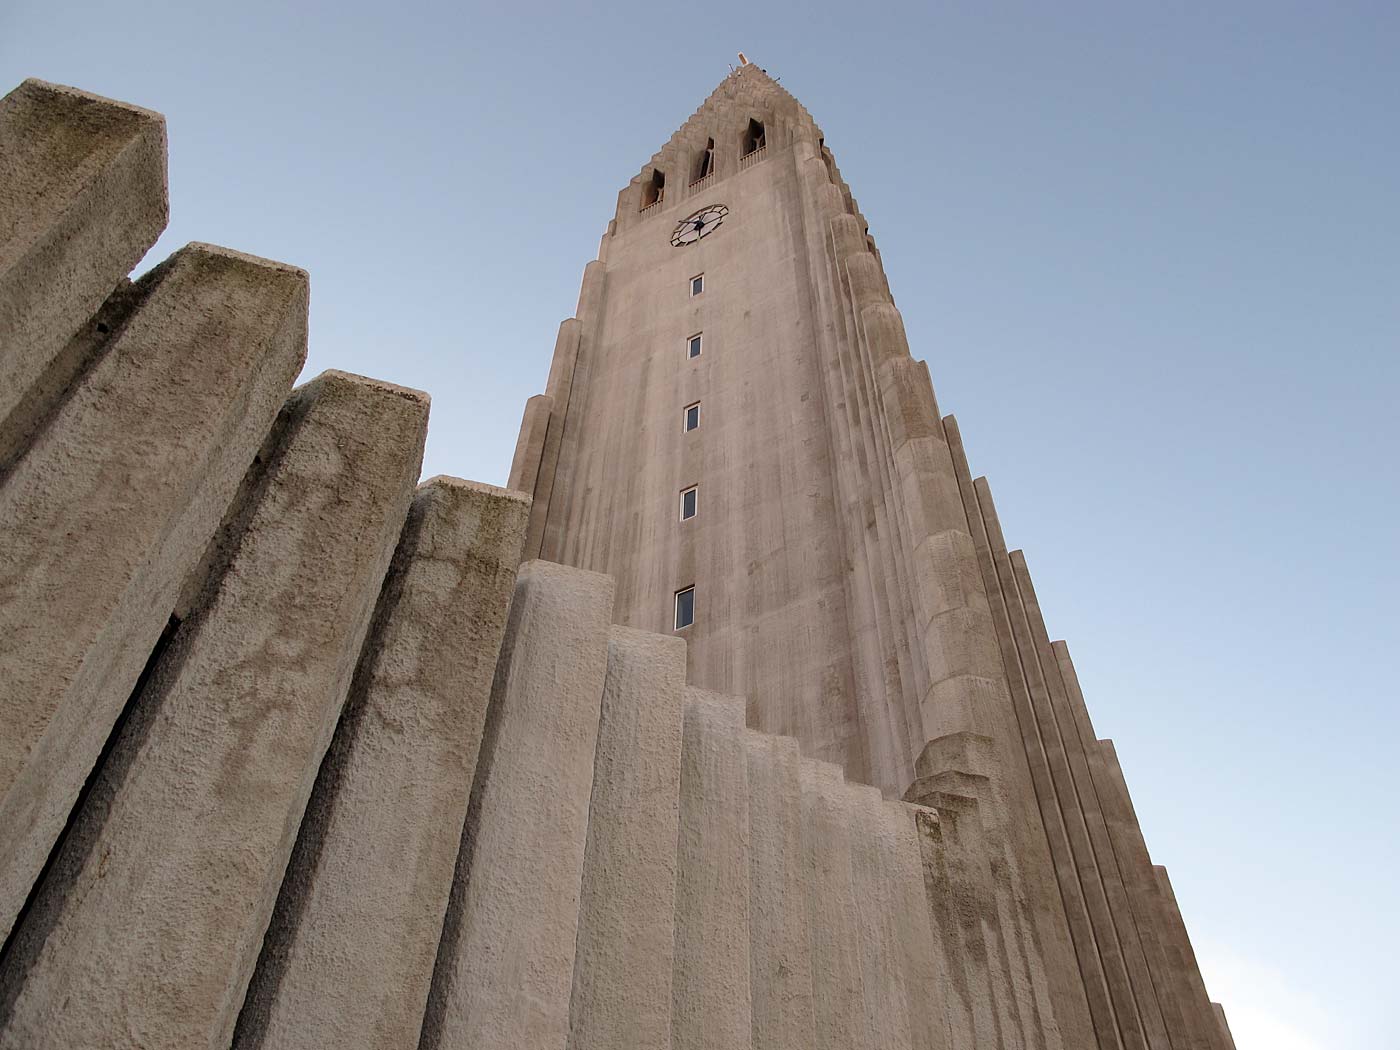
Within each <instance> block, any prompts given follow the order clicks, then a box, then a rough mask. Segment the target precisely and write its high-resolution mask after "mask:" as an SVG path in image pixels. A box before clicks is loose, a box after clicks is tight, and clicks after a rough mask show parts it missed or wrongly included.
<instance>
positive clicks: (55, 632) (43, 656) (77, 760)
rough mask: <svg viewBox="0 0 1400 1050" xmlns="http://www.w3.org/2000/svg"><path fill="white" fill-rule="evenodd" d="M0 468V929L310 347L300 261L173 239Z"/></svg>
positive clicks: (32, 876) (49, 843)
mask: <svg viewBox="0 0 1400 1050" xmlns="http://www.w3.org/2000/svg"><path fill="white" fill-rule="evenodd" d="M138 291H139V294H140V297H141V303H140V306H139V307H138V308H137V309H136V310H135V312H134V313H133V314H132V316H131V317H130V319H129V320H128V321H127V323H126V325H125V327H123V328H122V330H121V331H120V332H118V333H116V334H115V335H114V336H113V337H112V339H113V342H112V345H111V347H110V348H109V349H108V352H107V353H106V354H105V355H104V356H103V358H102V360H101V361H100V362H99V363H98V364H97V365H96V367H94V368H93V369H92V370H91V371H90V372H89V373H88V374H87V375H85V376H84V377H83V378H82V380H81V381H80V382H79V383H78V384H77V385H76V386H75V387H74V388H73V390H72V391H71V393H70V394H69V396H68V397H67V399H66V401H65V402H64V404H63V406H62V408H61V409H60V410H59V411H58V412H57V413H56V415H55V416H54V417H53V418H52V420H51V421H50V423H49V425H48V426H47V427H46V428H45V429H44V430H43V432H42V433H40V434H39V435H37V437H36V438H35V439H34V442H33V444H32V445H31V446H30V447H29V449H28V452H27V453H26V454H25V455H24V456H23V458H21V459H20V460H19V461H18V462H17V463H16V464H15V465H14V468H13V469H12V470H11V471H10V473H9V474H8V476H6V477H5V478H4V479H3V483H0V536H3V537H4V540H3V542H2V543H0V596H2V597H3V600H0V666H3V667H4V669H5V673H4V676H3V679H2V680H0V857H4V858H5V862H4V864H3V865H0V929H2V930H6V931H8V930H9V928H10V925H11V923H12V922H13V921H14V917H15V916H16V915H17V914H18V912H19V909H20V907H21V906H22V905H23V903H24V899H25V895H26V894H27V893H28V892H29V889H30V886H31V884H32V883H33V881H34V879H35V878H36V877H37V876H38V874H39V870H40V869H41V868H42V867H43V864H44V861H45V858H46V857H47V856H48V854H49V850H50V847H51V846H52V845H53V843H54V842H55V841H56V840H57V838H58V836H59V833H60V832H61V831H62V829H63V825H64V821H65V820H66V819H67V817H68V813H69V810H70V809H71V808H72V806H73V803H74V801H75V800H76V799H77V797H78V792H79V790H80V789H81V788H82V785H83V782H84V779H85V778H86V777H87V776H88V773H89V772H90V771H91V770H92V767H93V764H94V763H95V762H96V761H97V756H98V754H99V753H100V752H101V750H102V746H103V743H104V742H105V741H106V739H107V736H108V733H109V732H110V730H111V728H112V725H113V724H114V723H115V722H116V720H117V716H118V715H119V714H120V713H121V710H122V706H123V705H124V704H125V703H126V701H127V698H128V696H129V695H130V694H131V690H132V688H133V686H135V684H136V680H137V677H138V676H139V675H140V673H141V668H142V666H143V665H144V664H145V662H146V658H147V656H148V655H149V653H150V652H151V648H152V646H154V645H155V644H156V640H157V639H158V638H159V637H160V635H161V631H162V630H163V629H164V627H165V625H166V621H167V620H168V619H169V617H170V614H171V611H172V610H173V609H174V608H175V605H176V599H177V596H178V595H179V592H180V588H181V585H182V584H183V583H184V581H185V578H186V577H187V576H188V574H189V573H190V571H191V569H193V568H194V566H195V565H196V563H197V562H198V561H199V559H200V557H201V555H202V554H203V553H204V550H205V547H206V545H207V544H208V542H209V539H210V537H211V536H213V534H214V532H215V530H216V529H217V528H218V525H219V521H220V520H221V519H222V518H223V516H224V514H225V512H226V510H227V508H228V504H229V501H230V500H231V499H232V498H233V496H234V493H235V492H236V491H237V489H238V486H239V482H240V480H241V479H242V478H243V475H244V472H245V471H246V470H247V469H248V464H249V463H251V462H252V460H253V457H254V455H255V454H256V452H257V450H258V446H259V445H260V444H261V443H262V441H263V438H264V436H265V434H266V432H267V428H268V427H269V426H270V425H271V424H272V421H273V419H275V418H276V416H277V410H278V408H279V407H280V406H281V404H282V402H283V400H284V399H285V398H286V396H287V392H288V391H289V390H290V389H291V384H292V381H293V379H294V378H295V376H296V374H297V371H298V370H299V369H300V368H301V364H302V361H303V360H305V356H306V304H307V279H306V274H305V273H303V272H302V271H301V270H296V269H293V268H291V267H288V266H282V265H279V264H277V263H271V262H267V261H266V260H261V259H254V258H251V257H250V256H246V255H240V254H238V253H236V252H230V251H227V250H226V249H222V248H214V247H212V246H209V245H191V246H190V247H188V248H186V249H184V250H182V251H180V252H177V253H176V254H175V255H174V256H173V257H172V258H171V259H170V260H168V261H167V262H166V263H164V264H163V265H162V266H161V267H160V268H159V269H158V270H157V271H155V272H153V273H152V274H150V275H148V276H147V277H146V278H145V279H144V280H143V281H142V282H141V285H140V288H139V289H138Z"/></svg>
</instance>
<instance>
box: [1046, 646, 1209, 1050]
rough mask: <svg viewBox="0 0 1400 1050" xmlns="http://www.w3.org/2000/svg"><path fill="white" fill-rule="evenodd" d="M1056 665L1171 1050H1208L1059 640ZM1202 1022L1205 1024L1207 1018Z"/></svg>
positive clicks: (1122, 798)
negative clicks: (1083, 743)
mask: <svg viewBox="0 0 1400 1050" xmlns="http://www.w3.org/2000/svg"><path fill="white" fill-rule="evenodd" d="M1051 650H1052V654H1053V657H1054V660H1055V663H1056V664H1057V666H1058V671H1059V679H1060V681H1061V682H1062V683H1063V685H1064V689H1065V694H1066V699H1067V701H1068V703H1069V706H1070V708H1071V710H1072V711H1073V714H1074V718H1075V721H1076V723H1077V724H1078V726H1079V732H1080V736H1081V739H1082V740H1085V741H1087V745H1086V750H1087V754H1086V757H1087V759H1088V764H1089V770H1090V773H1091V775H1092V777H1093V781H1094V784H1095V786H1096V788H1097V792H1098V798H1099V802H1100V805H1101V807H1102V811H1103V816H1104V820H1105V822H1106V823H1107V825H1108V833H1109V838H1110V840H1111V842H1112V847H1113V852H1114V856H1115V858H1116V859H1117V862H1118V867H1119V871H1120V873H1121V877H1122V880H1123V885H1124V888H1125V890H1126V891H1127V897H1128V902H1129V905H1130V910H1131V913H1132V917H1133V921H1134V923H1135V926H1136V929H1137V933H1138V936H1139V938H1140V939H1141V941H1142V945H1143V950H1144V952H1145V953H1146V955H1147V962H1148V966H1149V969H1150V970H1151V975H1152V983H1153V987H1155V988H1156V990H1157V997H1158V1001H1159V1002H1160V1003H1161V1006H1162V1014H1163V1017H1164V1019H1165V1020H1166V1023H1167V1030H1168V1034H1169V1035H1170V1037H1171V1046H1172V1050H1214V1048H1215V1047H1216V1040H1215V1038H1214V1035H1213V1033H1212V1032H1211V1031H1210V1028H1209V1026H1207V1025H1203V1023H1202V1020H1203V1019H1202V1018H1199V1017H1197V1016H1196V1014H1197V1012H1198V1011H1194V1010H1191V1009H1188V1008H1187V1003H1188V1002H1189V1000H1190V993H1189V991H1188V989H1187V986H1186V982H1185V975H1184V974H1182V973H1180V971H1179V970H1178V968H1177V967H1176V966H1175V965H1174V964H1172V963H1171V962H1170V961H1169V959H1168V958H1167V954H1166V950H1165V947H1164V937H1165V935H1164V931H1163V923H1162V917H1161V908H1160V901H1159V899H1158V896H1157V886H1156V878H1155V876H1154V875H1153V874H1152V859H1151V857H1150V856H1149V854H1148V851H1147V843H1146V841H1145V840H1144V838H1143V835H1142V828H1141V827H1140V826H1139V825H1138V822H1137V816H1136V814H1135V813H1134V812H1133V804H1132V799H1131V797H1130V796H1129V794H1128V785H1127V782H1126V781H1124V780H1123V773H1122V770H1121V769H1120V768H1119V766H1118V756H1117V753H1116V752H1115V751H1114V747H1113V742H1112V741H1111V740H1095V739H1094V732H1093V723H1092V722H1091V720H1090V719H1089V712H1088V708H1087V707H1086V706H1085V703H1084V694H1083V692H1082V691H1081V689H1080V685H1079V676H1078V675H1077V674H1076V672H1075V670H1074V662H1073V660H1072V659H1071V658H1070V653H1069V647H1068V646H1067V645H1066V644H1065V643H1064V642H1062V641H1061V642H1053V643H1052V644H1051ZM1204 1020H1209V1019H1208V1018H1206V1019H1204Z"/></svg>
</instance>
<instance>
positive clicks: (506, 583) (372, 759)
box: [234, 477, 679, 1050]
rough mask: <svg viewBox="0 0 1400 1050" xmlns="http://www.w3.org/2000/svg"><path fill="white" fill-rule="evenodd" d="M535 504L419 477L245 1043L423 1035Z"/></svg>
mask: <svg viewBox="0 0 1400 1050" xmlns="http://www.w3.org/2000/svg"><path fill="white" fill-rule="evenodd" d="M529 510H530V503H529V500H528V499H525V498H523V497H520V496H518V495H516V494H514V493H509V492H506V491H505V490H503V489H497V488H494V487H492V486H489V485H479V484H476V483H474V482H470V481H460V480H458V479H456V478H447V477H436V478H433V479H431V480H430V481H427V482H425V483H424V484H423V485H422V486H420V488H419V490H418V493H417V496H416V497H415V499H414V501H413V506H412V508H411V509H410V511H409V515H408V521H407V523H406V524H405V526H404V530H403V535H402V536H401V537H400V539H399V545H398V549H397V551H396V552H395V554H394V561H393V563H392V565H391V568H390V571H389V575H388V576H387V577H386V579H385V583H384V588H383V590H382V592H381V594H380V598H379V604H378V607H377V609H376V612H375V618H374V622H373V626H372V628H371V633H370V635H369V638H368V640H367V642H366V645H365V648H364V652H363V654H362V656H361V659H360V665H359V668H358V669H357V671H356V675H355V680H354V683H353V685H352V686H351V689H350V696H349V700H348V702H347V704H346V707H345V711H344V712H343V714H342V716H341V721H340V725H339V727H338V728H337V730H336V734H335V738H334V740H333V742H332V744H331V747H330V750H329V751H328V752H327V754H326V758H325V760H324V762H323V763H322V765H321V771H320V774H319V776H318V777H317V780H316V787H315V790H314V791H313V793H312V797H311V801H310V803H309V804H308V806H307V811H306V816H305V817H304V819H303V821H302V828H301V833H300V836H299V838H298V840H297V846H296V849H295V850H294V851H293V853H292V859H291V861H290V863H289V864H288V868H287V874H286V876H285V878H284V880H283V885H282V891H281V894H280V896H279V898H278V902H277V909H276V912H275V913H274V915H273V919H272V923H271V925H270V927H269V930H268V934H267V937H266V939H265V941H264V944H263V949H262V954H261V957H260V959H259V963H258V969H257V974H256V976H255V978H254V981H253V983H252V985H251V986H250V988H249V991H248V998H247V1002H246V1004H245V1005H244V1008H243V1012H242V1014H241V1016H240V1018H239V1024H238V1028H237V1031H236V1034H235V1037H234V1046H235V1047H238V1048H240V1050H244V1048H246V1050H252V1048H256V1047H267V1048H271V1047H277V1048H293V1047H305V1048H307V1050H311V1048H321V1047H328V1046H334V1047H340V1048H347V1050H348V1048H351V1047H364V1048H365V1050H377V1048H380V1047H395V1046H403V1047H407V1046H413V1045H415V1044H416V1043H417V1040H418V1035H419V1032H420V1030H421V1028H422V1023H423V1008H424V1005H425V1003H426V1002H427V999H428V987H429V984H430V982H431V980H432V974H433V961H434V959H435V958H436V956H437V946H438V939H439V937H440V935H441V932H442V920H443V914H444V912H445V911H446V909H447V898H448V892H449V890H450V888H451V885H452V872H453V867H454V864H455V861H456V857H457V845H458V842H459V839H460V835H459V833H458V830H459V829H460V828H461V827H462V823H463V821H464V820H465V818H466V813H467V799H468V796H469V795H470V792H471V784H472V777H473V775H474V774H475V771H476V765H477V754H478V750H479V748H480V745H481V734H482V727H483V725H484V724H485V721H486V703H487V700H488V699H489V697H490V695H491V680H492V676H493V674H494V672H495V667H496V657H497V655H498V653H499V651H500V646H501V638H502V635H503V634H504V632H505V623H506V613H507V611H508V609H509V606H510V596H511V591H512V590H513V589H514V583H515V570H516V566H517V565H518V564H519V562H520V547H521V544H522V543H523V542H524V539H525V524H526V521H527V520H528V516H529ZM677 695H679V687H678V688H677ZM678 724H679V719H678ZM673 837H674V836H673Z"/></svg>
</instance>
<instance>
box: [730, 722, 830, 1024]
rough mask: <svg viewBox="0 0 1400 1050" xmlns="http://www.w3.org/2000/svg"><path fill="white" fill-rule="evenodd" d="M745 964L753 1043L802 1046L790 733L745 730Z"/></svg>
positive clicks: (799, 860)
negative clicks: (746, 868) (746, 891)
mask: <svg viewBox="0 0 1400 1050" xmlns="http://www.w3.org/2000/svg"><path fill="white" fill-rule="evenodd" d="M744 745H745V748H746V749H747V752H748V778H749V838H750V847H749V968H750V979H751V988H752V1009H753V1044H754V1046H755V1047H760V1048H762V1050H808V1048H809V1047H811V1046H812V1044H813V1040H814V1038H815V1037H814V1034H813V1013H814V1004H813V1002H812V963H811V937H810V935H809V933H808V929H807V921H808V914H807V909H808V903H807V873H808V868H807V863H806V857H805V855H804V853H803V847H802V786H801V780H800V775H799V769H800V764H801V761H802V759H801V756H800V755H799V753H798V749H797V741H795V740H793V739H791V738H790V737H778V736H768V735H766V734H763V733H756V732H754V731H753V730H748V731H747V732H746V733H745V734H744Z"/></svg>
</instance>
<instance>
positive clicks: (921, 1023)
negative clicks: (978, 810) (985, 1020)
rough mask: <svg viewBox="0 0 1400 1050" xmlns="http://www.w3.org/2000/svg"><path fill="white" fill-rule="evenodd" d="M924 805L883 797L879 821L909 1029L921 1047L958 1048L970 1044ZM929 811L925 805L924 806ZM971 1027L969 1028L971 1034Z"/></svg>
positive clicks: (928, 1049) (921, 1049) (931, 1049)
mask: <svg viewBox="0 0 1400 1050" xmlns="http://www.w3.org/2000/svg"><path fill="white" fill-rule="evenodd" d="M920 812H921V810H920V808H919V807H916V806H910V805H907V804H906V803H903V802H889V801H886V802H882V803H881V805H880V813H879V814H877V816H876V823H877V824H878V825H879V827H880V833H881V835H882V836H883V837H884V839H885V840H886V841H887V842H888V843H889V846H890V850H891V856H890V858H889V860H888V862H887V865H888V878H889V879H890V882H891V887H892V897H893V902H894V909H895V916H896V919H897V922H896V927H895V935H896V938H897V950H898V953H899V962H900V968H901V970H902V971H903V973H904V992H905V1000H906V1007H907V1009H908V1013H909V1033H910V1036H911V1037H912V1039H913V1045H914V1046H915V1047H916V1048H918V1050H953V1048H954V1047H959V1046H966V1045H970V1044H969V1043H968V1042H967V1040H966V1039H964V1040H961V1041H960V1040H958V1039H955V1038H954V1037H953V1033H952V1023H951V1018H950V1016H949V1012H948V989H949V984H950V977H949V972H948V963H947V958H946V956H945V954H944V951H943V948H942V946H941V945H939V944H938V943H937V941H938V939H939V938H940V937H941V932H940V931H936V930H934V928H933V923H932V917H931V913H930V910H929V903H928V895H927V888H926V887H925V885H924V868H923V855H922V851H921V849H920V845H919V830H918V822H917V821H918V815H919V813H920ZM923 812H926V811H923ZM970 1034H971V1033H968V1035H969V1036H970Z"/></svg>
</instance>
